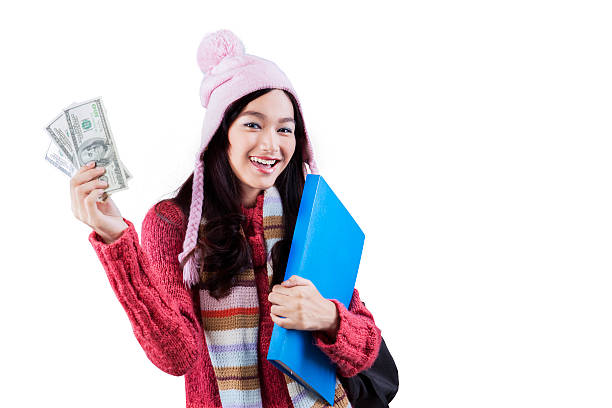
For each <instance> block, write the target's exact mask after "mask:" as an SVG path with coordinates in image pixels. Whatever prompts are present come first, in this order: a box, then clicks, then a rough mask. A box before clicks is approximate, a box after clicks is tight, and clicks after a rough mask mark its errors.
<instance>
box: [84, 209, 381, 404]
mask: <svg viewBox="0 0 612 408" xmlns="http://www.w3.org/2000/svg"><path fill="white" fill-rule="evenodd" d="M243 213H244V214H245V215H247V222H246V224H245V233H246V235H247V238H248V240H249V244H250V247H251V250H252V257H253V265H254V269H255V278H256V285H257V295H258V306H259V319H258V329H259V330H258V340H257V376H258V379H259V385H260V394H261V406H262V407H266V408H267V407H279V408H280V407H283V408H286V407H291V406H293V404H292V400H291V397H290V395H289V391H288V388H287V384H286V379H285V377H286V376H285V375H284V374H283V373H282V372H280V371H279V370H278V369H276V367H274V366H273V365H272V364H271V363H270V362H269V361H267V359H266V355H267V351H268V347H269V345H270V337H271V333H272V328H273V326H274V323H273V322H272V320H271V318H270V307H271V305H270V302H269V301H268V297H267V295H268V293H269V281H268V275H267V270H266V262H265V259H266V250H265V244H264V229H263V225H264V223H263V212H262V208H261V207H260V206H255V207H253V208H243ZM125 221H126V223H127V224H128V229H126V230H125V231H124V233H123V234H122V236H121V237H120V238H119V239H118V240H117V241H115V242H114V243H112V244H110V245H107V244H105V243H104V242H103V241H102V240H101V238H100V237H99V236H98V235H97V234H96V233H95V232H93V231H92V233H91V234H90V236H89V240H90V242H91V244H92V246H93V247H94V249H95V251H96V253H97V255H98V257H99V259H100V260H101V262H102V265H103V266H104V269H105V271H106V274H107V277H108V279H109V282H110V284H111V287H112V289H113V291H114V293H115V295H116V296H117V298H118V300H119V302H120V303H121V305H122V307H123V308H124V310H125V311H126V314H127V316H128V318H129V320H130V322H131V325H132V328H133V332H134V335H135V336H136V339H137V341H138V342H139V344H140V345H141V347H142V348H143V350H144V352H145V354H146V356H147V358H148V359H149V360H150V361H151V362H152V363H153V364H154V365H155V366H157V367H158V368H159V369H161V370H162V371H164V372H166V373H168V374H172V375H175V376H180V375H184V376H185V391H186V402H187V405H186V406H187V407H188V408H190V407H191V408H195V407H198V408H200V407H221V399H220V394H219V388H218V385H217V381H216V376H215V371H214V368H213V366H212V363H211V359H210V355H209V353H208V347H207V344H206V339H205V336H204V331H203V329H202V320H201V319H202V316H201V310H200V307H199V296H198V291H197V290H196V289H193V290H189V289H186V288H185V286H184V285H183V282H182V273H181V269H180V267H179V265H178V261H177V257H176V256H177V254H178V253H179V252H180V251H181V247H182V242H183V239H184V235H185V229H186V224H187V220H186V219H185V217H183V214H182V212H181V211H180V209H179V208H178V207H177V206H176V205H174V204H173V203H171V202H162V203H160V204H158V205H156V206H154V207H152V208H151V209H150V210H149V212H148V213H147V215H146V216H145V219H144V221H143V224H142V244H140V243H139V241H138V235H137V233H136V231H135V228H134V225H133V224H132V223H131V222H130V221H128V220H127V219H125ZM331 301H332V302H333V303H334V304H335V305H336V308H337V310H338V314H339V320H340V324H339V328H338V332H337V334H336V336H335V339H330V338H328V337H327V335H326V334H325V333H324V332H319V331H313V332H312V336H313V339H314V342H315V344H316V345H317V346H318V347H319V348H320V349H321V350H322V351H323V352H324V353H326V355H328V356H329V358H330V359H331V360H332V361H333V362H334V363H336V364H337V367H338V373H339V374H340V375H343V376H345V377H350V376H353V375H355V374H357V373H358V372H360V371H362V370H365V369H367V368H369V367H370V366H371V365H372V364H373V362H374V360H375V359H376V357H377V355H378V350H379V347H380V341H381V334H380V330H379V329H378V327H377V326H376V324H375V322H374V319H373V317H372V314H371V313H370V312H369V311H368V310H367V309H366V308H365V306H364V305H363V303H362V302H361V301H360V299H359V293H358V291H357V289H355V290H354V292H353V297H352V299H351V303H350V305H349V309H348V310H347V309H346V308H345V307H344V305H342V304H341V303H340V302H338V301H337V300H335V299H331ZM340 397H342V396H340Z"/></svg>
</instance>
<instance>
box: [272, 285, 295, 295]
mask: <svg viewBox="0 0 612 408" xmlns="http://www.w3.org/2000/svg"><path fill="white" fill-rule="evenodd" d="M271 292H274V293H279V294H281V295H287V296H291V294H292V291H291V290H290V288H286V287H284V286H281V285H274V286H273V287H272V291H271Z"/></svg>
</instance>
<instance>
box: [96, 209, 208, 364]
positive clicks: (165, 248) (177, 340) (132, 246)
mask: <svg viewBox="0 0 612 408" xmlns="http://www.w3.org/2000/svg"><path fill="white" fill-rule="evenodd" d="M156 207H157V208H156ZM124 220H125V222H126V223H127V224H128V228H127V229H126V230H125V231H124V232H123V234H122V235H121V237H120V238H119V239H117V240H116V241H114V242H113V243H111V244H106V243H104V241H102V238H101V237H100V236H99V235H98V234H97V233H96V232H95V231H92V233H91V234H90V235H89V241H90V242H91V244H92V245H93V247H94V250H95V251H96V254H97V255H98V257H99V259H100V261H101V262H102V265H103V266H104V269H105V271H106V274H107V277H108V280H109V282H110V285H111V287H112V289H113V291H114V292H115V295H116V296H117V298H118V299H119V302H120V303H121V305H122V306H123V309H124V310H125V312H126V313H127V316H128V318H129V320H130V323H131V324H132V329H133V332H134V335H135V336H136V339H137V340H138V343H140V345H141V347H142V348H143V350H144V352H145V354H146V355H147V357H148V358H149V360H151V362H152V363H153V364H154V365H155V366H157V367H158V368H159V369H161V370H162V371H164V372H166V373H168V374H171V375H175V376H181V375H184V374H185V373H186V372H187V371H189V370H190V369H191V368H192V367H193V366H194V364H195V363H196V361H197V360H198V358H199V357H200V353H201V350H202V349H203V337H202V328H201V325H200V323H199V320H198V318H197V313H196V308H195V307H194V300H195V298H194V297H193V293H192V292H191V291H190V290H189V289H187V288H186V287H185V286H184V285H183V281H182V272H181V270H180V267H179V263H178V259H177V256H178V254H179V252H180V251H181V249H182V242H183V237H184V235H185V225H184V224H185V220H184V217H183V214H182V212H181V211H180V209H179V208H178V207H177V206H176V205H174V204H173V203H171V202H163V201H162V202H161V203H159V204H158V205H157V206H153V207H152V208H151V209H150V210H149V211H148V213H147V214H146V216H145V219H144V221H143V223H142V245H140V244H139V242H138V235H137V233H136V230H135V228H134V225H133V224H132V223H131V222H130V221H128V220H126V219H125V218H124Z"/></svg>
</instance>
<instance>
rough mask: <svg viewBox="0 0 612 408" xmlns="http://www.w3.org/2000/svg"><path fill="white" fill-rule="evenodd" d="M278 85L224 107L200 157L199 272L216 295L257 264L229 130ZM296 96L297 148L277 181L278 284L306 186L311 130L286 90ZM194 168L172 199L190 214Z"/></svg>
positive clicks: (275, 272)
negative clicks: (245, 224) (279, 213)
mask: <svg viewBox="0 0 612 408" xmlns="http://www.w3.org/2000/svg"><path fill="white" fill-rule="evenodd" d="M272 89H273V88H266V89H259V90H257V91H254V92H252V93H250V94H247V95H245V96H243V97H241V98H240V99H238V100H236V101H234V102H233V103H232V104H230V105H229V106H228V107H227V109H226V110H225V114H224V115H223V119H222V121H221V124H220V125H219V127H218V128H217V131H216V132H215V134H214V135H213V137H212V139H211V140H210V143H209V144H208V146H207V147H206V150H205V151H204V152H203V153H202V156H201V157H200V160H203V161H204V205H203V210H202V211H203V215H204V218H205V219H206V223H205V224H204V223H202V224H200V228H199V233H198V242H197V247H196V251H199V254H200V259H201V260H202V262H201V265H200V271H207V272H208V274H207V279H206V281H205V282H200V283H199V288H200V289H202V288H203V289H206V290H208V291H209V292H210V295H211V296H213V297H214V298H215V299H217V300H218V299H220V298H222V297H225V296H227V295H228V294H229V292H230V289H231V288H232V286H233V285H234V283H235V279H236V276H237V275H238V274H239V273H240V272H241V271H243V270H244V269H245V268H250V267H252V266H253V265H252V259H251V249H250V246H249V244H248V242H247V241H246V239H245V238H244V236H243V235H242V234H241V232H240V230H241V228H242V227H241V225H242V224H243V222H244V221H245V220H246V217H245V216H244V215H243V214H242V211H241V209H240V203H241V197H240V189H239V181H238V179H237V177H236V175H235V174H234V172H233V171H232V168H231V167H230V164H229V159H228V156H227V150H228V147H229V139H228V136H227V135H228V130H229V128H230V126H231V124H232V123H233V122H234V120H235V119H236V117H237V116H238V115H239V114H240V112H242V110H243V109H244V108H245V107H246V105H247V104H248V103H249V102H251V101H252V100H254V99H256V98H258V97H260V96H262V95H264V94H266V93H268V92H270V91H271V90H272ZM283 91H284V92H285V94H286V95H287V96H288V97H289V99H290V100H291V103H292V105H293V112H294V119H295V132H294V135H295V141H296V143H295V151H294V153H293V156H292V157H291V160H290V161H289V163H288V164H287V167H285V169H284V170H283V172H282V173H281V174H279V176H278V177H277V179H276V181H275V183H274V185H275V186H276V188H277V189H278V192H279V193H280V196H281V202H282V206H283V228H284V235H283V238H282V239H281V240H280V241H278V242H277V243H276V244H275V245H274V247H273V248H272V266H273V268H272V269H273V278H272V281H273V284H278V283H281V282H282V281H283V279H284V276H285V269H286V267H287V258H288V257H289V249H290V248H291V239H292V237H293V230H294V228H295V222H296V219H297V214H298V209H299V205H300V200H301V198H302V190H303V189H304V181H305V180H304V164H303V159H302V155H303V152H304V150H305V143H306V133H305V130H304V121H303V118H302V116H301V114H300V110H299V109H298V105H297V102H296V100H295V98H294V97H293V95H292V94H291V93H290V92H287V91H285V90H283ZM192 184H193V173H192V174H191V175H190V176H189V178H187V180H186V181H185V182H184V183H183V184H182V185H181V187H179V188H178V190H177V192H176V195H175V196H174V197H173V198H171V199H169V200H170V201H173V202H174V203H175V204H177V205H178V206H179V207H180V208H181V210H182V211H183V214H184V215H185V218H188V217H189V208H190V205H191V192H192Z"/></svg>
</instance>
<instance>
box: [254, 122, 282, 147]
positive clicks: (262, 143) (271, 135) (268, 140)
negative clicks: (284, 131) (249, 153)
mask: <svg viewBox="0 0 612 408" xmlns="http://www.w3.org/2000/svg"><path fill="white" fill-rule="evenodd" d="M279 142H280V136H279V135H278V133H276V130H275V129H274V128H273V127H270V129H268V130H266V131H264V132H261V133H260V138H259V147H260V148H261V150H263V151H266V152H270V153H277V152H278V151H279V146H280V143H279Z"/></svg>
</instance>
